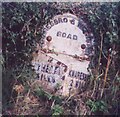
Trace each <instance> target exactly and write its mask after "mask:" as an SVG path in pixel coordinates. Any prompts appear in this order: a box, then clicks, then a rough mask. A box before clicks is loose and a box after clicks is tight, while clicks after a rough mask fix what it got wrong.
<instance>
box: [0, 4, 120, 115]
mask: <svg viewBox="0 0 120 117" xmlns="http://www.w3.org/2000/svg"><path fill="white" fill-rule="evenodd" d="M119 10H120V3H119V2H118V3H117V2H116V3H40V2H37V3H26V2H23V3H22V2H21V3H19V2H18V3H17V2H11V3H9V2H8V3H2V52H3V56H2V58H1V64H2V76H3V82H2V84H3V88H2V90H3V91H2V92H3V98H2V99H3V114H8V115H12V114H25V115H26V114H28V115H29V114H30V115H31V114H34V115H40V114H47V113H48V114H51V112H52V115H60V114H75V115H79V114H81V115H99V114H100V115H102V114H103V115H104V114H109V115H110V114H113V115H118V114H119V111H118V110H120V92H119V90H120V71H119V70H120V66H119V64H120V39H119V36H120V35H119V34H120V29H119V25H120V20H119V19H120V14H119V12H120V11H119ZM67 12H69V13H72V14H75V15H76V16H78V17H80V18H81V19H83V20H84V21H85V23H86V24H87V25H88V27H89V29H90V31H92V32H93V34H94V37H95V55H94V56H93V57H92V58H91V64H90V68H89V72H90V74H91V77H90V80H89V85H88V86H87V89H86V90H85V91H84V92H83V93H81V94H78V95H76V96H73V97H69V98H68V99H62V101H61V103H56V104H54V101H56V100H61V97H55V96H54V95H51V94H49V93H47V92H45V91H43V90H39V91H37V90H36V92H34V90H33V86H32V84H33V82H34V78H35V76H36V74H35V73H34V71H33V70H32V67H31V60H32V57H33V54H32V52H33V51H35V48H36V44H37V43H39V44H40V46H42V44H43V40H42V39H43V37H44V31H43V30H42V29H43V26H44V25H45V24H46V23H48V22H49V20H50V19H51V18H52V17H53V16H55V15H57V14H63V13H67ZM38 95H39V96H38ZM36 96H37V97H36ZM41 96H43V97H45V98H46V100H45V101H44V100H42V99H41V98H42V97H41ZM58 102H59V101H58Z"/></svg>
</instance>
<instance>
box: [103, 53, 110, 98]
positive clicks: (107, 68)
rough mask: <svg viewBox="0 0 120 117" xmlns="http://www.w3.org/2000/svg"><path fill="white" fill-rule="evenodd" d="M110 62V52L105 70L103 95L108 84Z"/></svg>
mask: <svg viewBox="0 0 120 117" xmlns="http://www.w3.org/2000/svg"><path fill="white" fill-rule="evenodd" d="M110 63H111V58H110V54H109V55H108V61H107V66H106V70H105V76H104V83H103V89H102V91H101V97H102V95H103V92H104V88H105V85H106V81H107V75H108V70H109V66H110Z"/></svg>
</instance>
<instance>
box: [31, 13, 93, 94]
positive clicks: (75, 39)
mask: <svg viewBox="0 0 120 117" xmlns="http://www.w3.org/2000/svg"><path fill="white" fill-rule="evenodd" d="M44 30H45V31H46V36H45V38H44V45H43V47H42V49H40V50H39V51H38V56H37V57H35V58H34V60H33V61H32V64H33V66H34V69H35V71H36V73H37V74H38V75H37V77H36V79H37V80H38V81H39V82H40V85H41V86H46V88H49V89H55V88H56V87H58V86H59V88H58V90H57V93H58V94H59V95H63V96H69V95H71V94H73V93H76V92H78V91H79V89H80V88H81V87H84V84H85V81H86V79H87V77H88V75H89V72H88V70H87V68H88V65H89V63H90V58H89V54H88V53H87V54H86V51H88V46H90V44H91V43H90V42H91V41H90V42H89V41H88V40H87V38H86V35H85V34H84V33H83V31H82V30H81V27H79V19H78V18H77V17H76V16H74V15H71V14H63V15H57V16H55V17H54V18H53V19H52V20H51V21H50V22H49V24H47V25H45V27H44ZM44 88H45V87H44Z"/></svg>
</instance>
